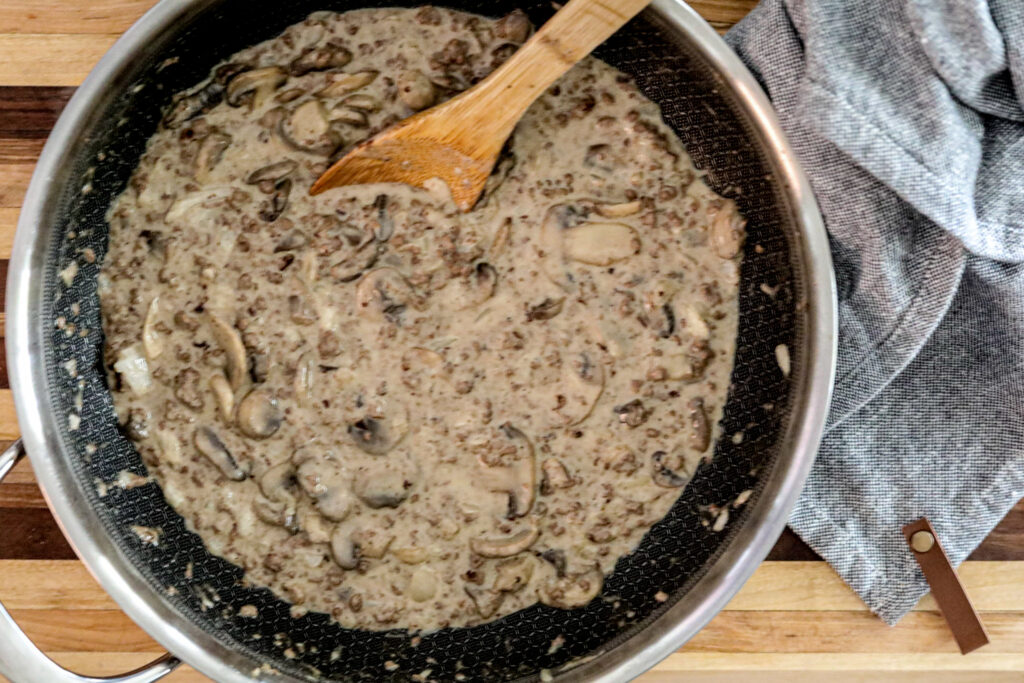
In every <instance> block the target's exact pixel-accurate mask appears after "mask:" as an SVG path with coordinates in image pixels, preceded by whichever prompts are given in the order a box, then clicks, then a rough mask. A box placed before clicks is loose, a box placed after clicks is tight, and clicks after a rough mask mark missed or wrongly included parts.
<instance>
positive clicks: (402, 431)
mask: <svg viewBox="0 0 1024 683" xmlns="http://www.w3.org/2000/svg"><path fill="white" fill-rule="evenodd" d="M408 431H409V418H408V414H407V412H406V410H405V408H403V407H401V406H398V405H396V406H393V407H392V408H391V409H390V412H389V414H388V415H387V416H379V417H374V416H372V415H364V416H363V417H361V418H359V419H358V420H356V421H355V422H352V423H351V424H349V426H348V435H349V437H350V438H351V439H352V443H354V444H355V445H356V447H357V448H359V449H360V450H361V451H363V452H365V453H369V454H370V455H383V454H385V453H387V452H388V451H390V450H391V449H393V448H394V447H395V446H397V445H398V444H399V443H400V442H401V441H402V439H404V438H405V435H406V434H407V433H408Z"/></svg>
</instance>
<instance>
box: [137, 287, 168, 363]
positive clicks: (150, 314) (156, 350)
mask: <svg viewBox="0 0 1024 683" xmlns="http://www.w3.org/2000/svg"><path fill="white" fill-rule="evenodd" d="M159 322H160V297H159V296H155V297H153V300H152V301H150V302H149V308H148V309H146V319H145V322H143V323H142V348H143V350H144V351H145V352H146V358H148V359H149V360H153V359H155V358H158V357H159V356H160V354H161V353H163V351H164V342H163V339H161V337H160V333H159V332H158V331H157V329H156V325H157V323H159Z"/></svg>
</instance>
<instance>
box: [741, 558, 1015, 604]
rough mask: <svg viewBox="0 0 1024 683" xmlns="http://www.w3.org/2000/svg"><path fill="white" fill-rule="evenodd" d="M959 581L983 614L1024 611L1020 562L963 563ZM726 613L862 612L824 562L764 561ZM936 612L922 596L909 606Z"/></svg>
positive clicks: (852, 594) (853, 598)
mask: <svg viewBox="0 0 1024 683" xmlns="http://www.w3.org/2000/svg"><path fill="white" fill-rule="evenodd" d="M959 573H960V578H961V579H962V580H963V582H964V585H965V586H966V587H967V591H968V593H970V595H971V599H972V600H973V601H974V604H975V606H976V607H977V608H978V609H979V610H981V611H985V612H998V611H1024V591H1022V590H1020V586H1021V585H1022V584H1024V562H964V563H963V564H962V565H961V566H960V569H959ZM725 609H727V610H750V611H754V610H776V611H777V610H806V611H829V610H867V606H866V605H865V604H864V603H863V602H862V601H861V599H860V598H859V597H857V594H856V593H854V592H853V591H852V590H851V589H850V588H849V586H847V585H846V584H845V583H843V581H842V579H840V578H839V576H838V575H837V574H836V573H835V572H834V571H832V569H831V568H830V567H829V566H828V565H827V564H825V563H824V562H764V563H762V564H761V566H760V567H759V568H758V570H757V571H756V572H755V573H754V575H753V576H752V577H751V578H750V580H749V581H747V583H746V584H745V585H744V586H743V588H742V589H741V590H740V592H739V593H738V594H737V595H736V597H735V598H733V599H732V601H731V602H729V604H728V605H727V606H726V608H725ZM914 609H915V610H917V611H935V610H937V609H938V606H937V605H936V604H935V600H934V599H933V598H932V597H931V595H926V596H925V597H924V598H922V599H921V601H920V602H919V603H918V604H917V606H915V607H914Z"/></svg>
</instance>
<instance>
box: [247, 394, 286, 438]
mask: <svg viewBox="0 0 1024 683" xmlns="http://www.w3.org/2000/svg"><path fill="white" fill-rule="evenodd" d="M283 421H284V413H283V412H282V411H281V407H280V406H279V405H278V404H277V399H276V398H274V395H273V394H271V393H270V392H269V391H267V390H265V389H253V390H252V391H250V392H249V393H248V394H247V395H246V397H245V398H243V399H242V401H241V402H240V403H239V404H238V428H239V429H241V430H242V433H243V434H245V435H246V436H248V437H250V438H253V439H266V438H269V437H271V436H273V435H274V433H275V432H277V430H278V429H280V428H281V423H282V422H283Z"/></svg>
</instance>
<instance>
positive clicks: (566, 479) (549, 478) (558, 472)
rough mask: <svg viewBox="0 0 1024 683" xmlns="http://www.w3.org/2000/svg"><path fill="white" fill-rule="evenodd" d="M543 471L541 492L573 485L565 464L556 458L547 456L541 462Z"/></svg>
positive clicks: (549, 491)
mask: <svg viewBox="0 0 1024 683" xmlns="http://www.w3.org/2000/svg"><path fill="white" fill-rule="evenodd" d="M540 467H541V470H543V472H544V479H543V481H542V482H541V489H540V490H541V492H542V493H551V492H552V491H554V490H555V489H567V488H569V487H570V486H572V485H573V483H574V482H573V479H572V477H571V476H570V475H569V471H568V470H567V469H565V465H563V464H562V461H561V460H559V459H558V458H548V459H547V460H545V461H544V462H543V464H541V466H540Z"/></svg>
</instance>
